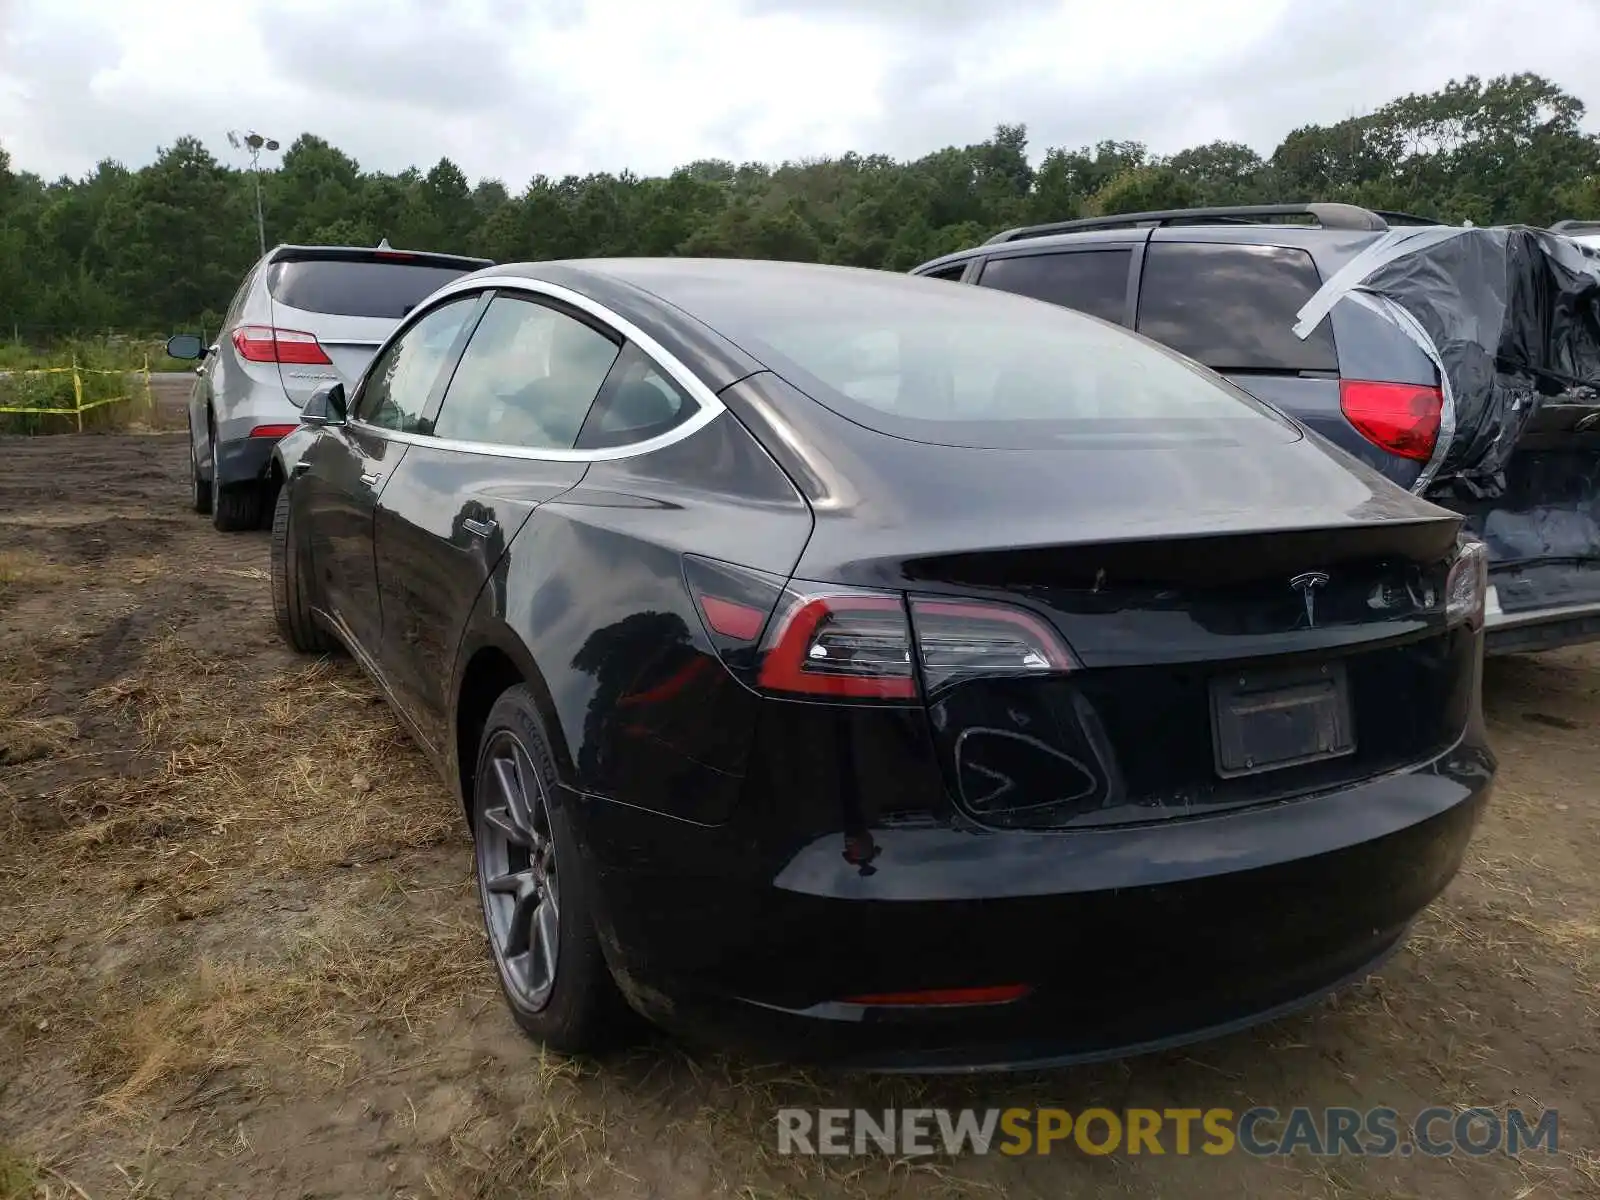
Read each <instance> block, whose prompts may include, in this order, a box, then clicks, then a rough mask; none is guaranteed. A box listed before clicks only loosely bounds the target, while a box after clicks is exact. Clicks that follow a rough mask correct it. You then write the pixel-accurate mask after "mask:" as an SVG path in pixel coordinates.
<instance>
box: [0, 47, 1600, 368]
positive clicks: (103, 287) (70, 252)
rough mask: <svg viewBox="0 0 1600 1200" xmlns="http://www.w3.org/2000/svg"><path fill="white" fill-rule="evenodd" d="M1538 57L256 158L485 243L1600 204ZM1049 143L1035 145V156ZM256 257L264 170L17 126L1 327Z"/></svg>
mask: <svg viewBox="0 0 1600 1200" xmlns="http://www.w3.org/2000/svg"><path fill="white" fill-rule="evenodd" d="M1584 111H1585V110H1584V105H1583V102H1582V101H1581V100H1579V99H1578V98H1577V97H1576V96H1573V95H1571V94H1569V93H1567V92H1565V91H1563V90H1562V89H1561V88H1559V87H1557V86H1556V85H1555V84H1554V83H1552V82H1551V81H1549V80H1547V79H1544V78H1541V77H1540V76H1538V75H1532V74H1517V75H1507V76H1500V77H1496V78H1493V79H1490V80H1487V81H1484V80H1482V79H1480V78H1478V77H1476V76H1468V77H1467V78H1465V79H1461V80H1457V81H1452V82H1451V83H1450V84H1448V85H1447V86H1446V87H1444V88H1442V89H1441V90H1439V91H1437V92H1431V93H1427V94H1420V95H1408V96H1402V97H1400V98H1399V99H1396V100H1393V101H1390V102H1389V103H1387V104H1385V105H1383V106H1382V107H1380V108H1378V109H1377V110H1376V111H1374V112H1372V113H1370V114H1368V115H1365V116H1354V117H1350V118H1349V119H1347V120H1343V121H1339V122H1337V123H1334V124H1330V125H1304V126H1301V127H1300V128H1297V129H1295V130H1294V131H1293V132H1291V133H1290V134H1289V135H1288V136H1287V137H1285V138H1284V139H1283V141H1282V143H1281V144H1279V145H1278V146H1277V148H1276V149H1274V150H1273V151H1272V153H1271V154H1270V155H1268V156H1266V157H1262V156H1261V155H1260V154H1258V153H1256V151H1254V150H1252V149H1251V148H1250V147H1248V146H1245V145H1242V144H1240V143H1237V142H1228V141H1216V142H1211V143H1208V144H1206V145H1201V146H1195V147H1192V148H1190V149H1187V150H1183V151H1180V152H1179V153H1176V154H1172V155H1166V156H1163V155H1156V154H1152V153H1151V152H1150V151H1149V149H1148V148H1147V147H1146V146H1145V145H1143V144H1142V143H1139V142H1134V141H1114V140H1107V141H1102V142H1099V143H1098V144H1097V145H1094V146H1085V147H1081V148H1079V149H1066V148H1060V147H1056V148H1051V149H1048V150H1046V151H1045V152H1044V154H1043V155H1042V156H1040V157H1038V158H1036V159H1033V160H1030V156H1029V154H1028V142H1027V131H1026V129H1025V127H1024V126H1022V125H1001V126H999V127H998V128H996V129H995V131H994V134H993V136H991V137H990V138H988V139H987V140H986V141H983V142H979V143H978V144H976V145H970V146H964V147H956V146H951V147H947V148H945V149H943V150H938V151H936V152H934V153H932V154H928V155H925V156H924V157H922V158H918V159H915V160H913V161H909V162H900V161H896V160H894V159H891V158H888V157H886V156H883V155H877V154H874V155H860V154H855V153H850V154H845V155H843V156H841V157H838V158H812V159H802V160H800V161H796V162H785V163H783V164H781V165H777V166H769V165H766V164H761V163H745V164H742V165H740V164H735V163H732V162H728V161H724V160H720V159H705V160H701V161H698V162H692V163H689V164H688V165H686V166H683V167H680V168H678V169H677V170H675V171H673V172H672V173H671V174H669V175H663V176H650V177H647V176H640V175H635V174H633V173H631V172H629V171H623V172H621V173H620V174H610V173H597V174H591V175H585V176H582V177H579V176H574V175H569V176H566V177H565V178H561V179H553V178H549V177H546V176H544V175H536V176H535V177H534V178H533V179H532V180H531V181H529V182H528V184H527V186H526V187H525V188H523V189H522V191H521V192H520V193H517V194H513V193H512V192H511V191H510V190H509V189H508V188H507V187H506V185H505V184H504V183H502V182H500V181H499V180H495V179H484V180H481V181H480V182H478V183H477V184H476V185H473V184H471V183H469V182H468V180H467V178H466V176H465V175H464V174H463V173H462V171H461V169H460V168H459V167H458V166H457V165H456V164H455V163H453V162H451V161H450V160H449V159H448V158H443V159H440V160H439V162H438V163H436V164H435V165H434V166H432V167H431V168H429V169H428V170H426V171H422V170H418V169H415V168H413V169H410V170H406V171H402V172H400V173H399V174H385V173H382V172H374V171H363V170H362V169H361V167H360V165H359V164H358V163H357V162H356V160H355V159H354V158H352V157H351V156H350V155H348V154H346V153H344V152H343V151H341V150H339V149H337V148H336V147H334V146H332V145H330V144H329V143H328V142H327V141H325V140H323V139H322V138H319V137H316V136H315V135H313V134H310V133H306V134H302V135H301V136H300V137H299V138H298V139H296V140H295V141H294V143H293V144H292V145H290V146H289V147H288V149H287V150H286V151H285V152H284V153H283V156H282V160H281V163H280V165H278V166H276V167H275V168H272V169H264V170H263V172H262V175H261V178H260V186H261V191H262V204H263V206H264V210H265V213H266V223H267V239H268V243H269V245H270V244H271V243H273V242H292V243H328V244H347V245H376V244H377V243H378V242H379V240H380V239H384V238H387V239H388V241H389V242H390V244H391V245H393V246H395V247H397V248H411V249H431V250H447V251H455V252H464V253H468V254H475V255H481V256H483V257H486V258H492V259H495V260H497V261H501V262H509V261H524V260H537V259H549V258H567V257H585V256H596V255H673V254H682V255H711V256H735V257H757V258H781V259H795V260H807V261H819V262H831V263H843V264H848V265H853V266H863V267H878V268H884V269H888V270H892V271H903V270H906V269H908V268H910V267H912V266H915V265H916V264H918V263H920V262H923V261H925V260H927V259H929V258H933V257H935V256H936V255H939V254H942V253H946V252H948V251H951V250H956V249H960V248H962V247H964V246H968V245H971V244H973V243H975V242H978V241H981V240H983V239H984V238H985V237H987V236H989V235H990V234H991V233H993V232H995V231H996V230H998V229H1002V228H1006V227H1008V226H1012V225H1020V224H1026V223H1030V222H1040V221H1052V220H1063V219H1067V218H1070V217H1075V216H1081V215H1099V214H1108V213H1119V212H1133V211H1139V210H1145V209H1160V208H1181V207H1187V206H1190V205H1219V204H1252V203H1271V202H1288V201H1301V200H1344V201H1350V202H1353V203H1357V204H1363V205H1366V206H1369V207H1372V208H1380V209H1387V210H1398V211H1405V212H1414V213H1417V214H1419V215H1422V216H1426V217H1431V218H1437V219H1440V220H1444V221H1449V222H1452V223H1454V222H1461V221H1468V220H1470V221H1472V222H1475V223H1476V224H1479V225H1487V224H1502V223H1513V222H1521V223H1527V224H1532V225H1548V224H1551V223H1552V222H1554V221H1556V220H1559V219H1562V218H1565V217H1580V218H1600V136H1597V135H1594V134H1588V133H1585V132H1584V131H1583V129H1582V125H1581V123H1582V119H1583V116H1584ZM1035 162H1037V165H1034V163H1035ZM257 254H258V247H257V235H256V224H255V196H254V192H253V190H252V181H251V179H250V177H249V173H248V172H247V171H244V170H241V169H238V168H235V167H231V166H227V165H224V164H222V163H220V162H219V161H218V160H217V158H216V157H215V156H214V155H213V154H212V153H211V152H210V151H209V150H208V149H207V148H206V147H205V146H204V145H203V144H202V143H201V141H200V140H199V139H198V138H195V137H181V138H178V139H177V140H176V141H175V142H174V143H173V144H172V145H171V146H170V147H166V148H163V149H161V150H160V151H159V153H158V155H157V157H156V160H155V161H154V162H152V163H150V164H149V165H148V166H144V167H140V168H138V169H134V170H130V169H129V168H127V167H126V166H124V165H123V164H121V163H118V162H113V161H110V160H106V161H103V162H101V163H100V164H99V165H98V166H97V167H95V169H94V170H93V171H92V172H90V173H89V174H87V175H85V176H84V177H82V178H80V179H72V178H67V177H62V178H59V179H56V180H54V181H47V180H44V179H42V178H40V177H39V176H38V175H35V174H30V173H28V172H27V171H25V170H21V169H18V168H17V167H16V166H14V165H13V164H12V162H11V161H10V159H9V157H8V155H7V154H6V152H5V149H4V147H3V146H0V337H5V336H8V335H10V334H12V333H13V332H15V333H16V335H17V336H18V337H22V338H28V337H30V336H45V335H48V334H51V333H54V334H57V335H60V334H65V333H70V332H73V331H79V332H88V331H94V330H104V329H108V328H117V329H122V330H128V331H138V332H157V331H161V330H166V329H172V328H178V327H180V326H186V325H196V324H208V326H209V328H212V329H214V328H215V327H216V325H217V321H218V313H219V312H220V311H221V310H222V309H223V308H225V307H226V305H227V303H228V300H229V298H230V297H231V296H232V294H233V291H234V289H235V287H236V286H237V285H238V282H239V280H240V278H241V277H242V275H243V273H244V272H245V271H246V270H247V269H248V268H249V266H250V264H251V263H252V262H253V261H254V260H255V258H256V257H257Z"/></svg>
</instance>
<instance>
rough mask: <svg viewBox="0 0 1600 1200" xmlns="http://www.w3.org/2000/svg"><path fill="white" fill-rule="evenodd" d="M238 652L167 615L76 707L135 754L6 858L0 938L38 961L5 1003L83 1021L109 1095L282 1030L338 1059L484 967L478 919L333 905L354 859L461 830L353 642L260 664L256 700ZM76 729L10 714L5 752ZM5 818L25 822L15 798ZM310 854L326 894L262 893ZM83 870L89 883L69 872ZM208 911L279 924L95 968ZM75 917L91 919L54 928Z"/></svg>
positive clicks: (169, 1076) (65, 744)
mask: <svg viewBox="0 0 1600 1200" xmlns="http://www.w3.org/2000/svg"><path fill="white" fill-rule="evenodd" d="M232 671H233V668H232V667H231V666H230V665H229V664H228V662H227V661H226V660H224V659H222V658H220V657H218V656H214V655H212V654H209V653H206V652H202V651H197V650H195V649H194V648H192V647H190V646H188V645H187V644H186V643H184V642H183V641H182V640H180V639H179V638H178V637H177V636H174V635H169V636H166V637H163V638H160V639H159V640H156V641H155V642H154V643H152V644H151V645H150V646H149V647H148V648H147V649H146V650H145V652H144V653H143V655H142V656H141V657H140V659H139V660H138V661H137V663H136V664H135V665H134V667H133V669H131V670H130V671H128V672H127V673H125V674H123V675H121V676H120V677H118V678H116V679H114V680H112V681H111V682H109V683H106V684H104V685H102V686H100V687H99V688H97V689H95V690H94V691H92V692H90V693H89V694H88V695H87V696H86V697H85V698H84V701H83V705H82V711H83V713H84V715H85V717H86V719H95V720H98V721H101V722H104V723H108V724H110V725H112V726H114V727H115V728H117V729H120V730H122V731H123V732H124V734H125V737H126V743H127V744H126V751H125V755H124V757H125V760H126V762H127V764H128V769H127V770H125V771H124V772H123V773H120V774H93V775H88V776H86V777H81V778H78V779H75V780H72V781H70V782H67V783H65V784H63V785H62V786H61V787H59V788H58V789H56V790H54V791H53V792H52V793H50V794H49V795H48V797H47V800H48V803H49V805H50V806H51V807H52V809H53V810H54V816H55V818H57V820H56V822H54V823H55V824H56V825H57V826H58V827H57V828H56V829H54V831H52V832H49V833H48V834H44V835H36V836H35V837H34V838H32V839H31V844H30V845H28V846H27V847H25V848H24V849H25V853H23V854H20V855H14V856H10V861H6V862H3V863H0V895H3V894H4V893H5V892H9V893H10V894H11V895H12V897H14V898H15V899H16V901H17V903H16V905H15V906H14V907H10V908H6V906H5V905H3V904H0V908H3V909H5V911H6V914H9V916H10V918H11V919H7V916H6V915H0V936H3V941H0V949H3V951H4V955H5V957H6V958H7V959H9V960H10V961H11V962H13V963H16V964H19V965H27V966H30V967H31V969H30V970H29V971H27V972H26V974H24V975H22V976H21V977H20V978H15V979H14V980H12V981H8V982H15V983H17V984H18V986H19V990H20V994H19V995H17V996H16V997H15V999H16V1001H17V1003H16V1004H15V1005H13V1006H8V1007H9V1008H10V1010H11V1012H12V1013H15V1014H21V1013H24V1012H25V1013H26V1014H27V1017H26V1027H25V1028H23V1029H22V1030H20V1032H21V1033H22V1034H23V1035H24V1036H32V1035H34V1034H36V1033H40V1032H44V1031H47V1030H48V1031H53V1032H54V1033H56V1034H59V1033H62V1032H64V1031H71V1033H72V1034H73V1035H75V1041H76V1046H75V1049H74V1051H73V1053H74V1057H75V1058H76V1060H77V1062H78V1063H79V1064H80V1066H81V1067H82V1069H83V1070H84V1071H85V1072H86V1074H87V1075H88V1077H89V1078H90V1079H91V1080H93V1081H95V1083H96V1086H97V1087H98V1088H99V1089H100V1092H99V1097H98V1098H99V1100H100V1101H101V1102H102V1103H103V1104H104V1106H105V1107H106V1108H107V1109H108V1110H109V1111H111V1112H114V1113H116V1114H119V1115H124V1116H129V1115H133V1114H135V1113H136V1112H137V1111H138V1109H139V1106H140V1105H141V1103H143V1102H144V1101H145V1100H146V1099H147V1098H148V1097H149V1096H150V1095H151V1094H152V1093H153V1092H156V1091H158V1090H160V1089H162V1088H164V1087H170V1086H175V1085H177V1084H178V1083H180V1082H181V1081H182V1080H183V1079H184V1078H185V1077H193V1076H195V1075H199V1076H202V1077H203V1076H206V1075H208V1074H211V1073H214V1072H215V1071H217V1070H220V1069H224V1068H229V1067H238V1066H248V1065H257V1064H259V1063H260V1062H261V1061H262V1060H263V1056H264V1055H267V1054H271V1053H274V1052H275V1048H282V1047H291V1048H292V1051H293V1052H292V1053H291V1057H296V1056H298V1057H299V1058H300V1059H301V1060H302V1061H303V1062H304V1063H305V1065H307V1066H308V1067H314V1068H315V1069H333V1070H336V1071H340V1072H348V1071H350V1070H351V1069H353V1066H354V1063H355V1055H354V1053H353V1052H352V1051H351V1050H350V1048H349V1044H350V1042H351V1040H352V1038H353V1037H354V1036H355V1034H356V1033H357V1032H358V1031H370V1030H372V1029H374V1028H386V1029H393V1030H399V1031H414V1030H416V1029H418V1028H420V1027H423V1026H426V1025H427V1024H428V1023H429V1022H430V1021H432V1020H433V1019H434V1018H436V1017H437V1015H438V1014H439V1013H440V1012H442V1011H443V1010H444V1009H446V1008H448V1007H449V1006H451V1005H454V1004H459V1003H460V1002H461V1000H462V998H463V997H464V996H466V995H468V994H469V993H471V992H472V990H473V984H474V982H478V983H481V982H482V978H481V976H482V972H481V933H480V932H479V931H478V929H477V928H476V927H474V926H473V925H471V924H469V923H467V922H464V921H460V920H454V919H443V918H438V917H435V918H434V919H433V920H432V921H431V922H427V923H424V924H422V925H420V926H419V925H418V924H417V923H416V922H415V921H413V920H411V919H409V918H408V916H407V914H406V913H405V912H404V911H402V910H403V909H404V907H405V906H404V905H403V904H400V903H394V904H391V905H390V906H389V908H390V909H391V910H392V911H390V912H387V913H385V912H384V910H383V906H382V905H381V904H380V905H377V906H374V905H373V904H371V903H365V904H363V905H362V906H361V908H360V910H359V919H358V918H357V916H356V913H355V912H354V911H352V910H347V909H341V907H340V906H339V903H338V901H339V893H340V891H341V890H344V889H345V884H346V882H347V880H348V878H349V877H348V876H344V877H342V878H341V876H340V875H339V874H337V873H338V872H339V871H340V870H341V869H342V868H353V867H357V866H370V865H372V864H375V863H381V862H384V861H387V860H392V859H394V858H396V857H397V856H399V855H403V854H405V853H407V852H411V851H416V850H419V849H423V848H426V847H429V846H434V845H437V844H439V843H441V842H444V841H449V840H452V839H455V838H459V836H460V833H459V830H458V826H459V818H458V816H457V814H456V813H455V812H454V811H453V810H452V808H451V805H450V803H449V801H448V798H447V797H446V796H444V795H443V794H442V789H440V788H438V787H437V786H435V787H427V786H425V784H424V782H423V781H424V779H425V777H421V776H420V774H419V772H418V771H417V769H416V768H417V765H418V764H417V762H416V758H415V751H414V750H413V749H412V748H411V747H410V746H409V745H408V744H406V743H405V742H404V741H403V740H402V737H401V735H400V733H399V732H398V730H397V729H396V727H395V725H394V723H393V721H392V720H391V719H390V718H389V717H388V715H387V713H386V711H385V710H384V709H383V708H382V707H381V706H380V705H379V704H378V703H377V698H376V696H375V694H374V693H373V691H372V690H371V688H370V687H369V686H368V685H367V684H366V683H365V681H363V680H362V679H360V678H359V677H358V676H357V675H356V673H355V672H354V670H353V669H352V668H351V667H350V665H349V664H348V663H342V662H330V661H319V662H314V663H311V664H309V665H306V666H304V667H299V668H296V669H292V670H289V671H286V672H283V673H281V674H278V675H274V676H271V677H268V678H267V679H266V680H264V681H263V682H262V683H261V684H260V685H259V687H258V688H257V689H256V694H257V704H256V707H255V708H254V709H250V708H243V707H241V706H238V705H235V704H218V703H217V702H216V698H217V697H218V696H219V695H223V696H227V695H228V694H229V693H230V692H231V691H233V690H234V689H233V687H232V684H233V679H232ZM12 693H13V696H14V697H15V696H17V695H26V694H27V689H23V688H18V687H16V686H13V689H12ZM0 711H4V710H3V709H0ZM74 728H75V726H74V723H73V722H72V721H71V720H70V719H68V718H64V717H51V718H43V719H38V720H31V719H22V718H16V717H11V718H8V719H7V724H6V725H4V726H0V729H3V730H4V733H5V737H6V741H5V745H6V746H7V747H9V749H8V751H7V753H8V754H13V755H15V754H19V753H20V754H22V758H25V757H39V756H47V755H54V756H60V755H61V754H63V753H64V752H65V751H67V750H68V749H69V745H70V741H69V739H70V737H71V734H72V732H73V730H74ZM19 731H21V732H19ZM23 732H25V733H26V735H27V737H28V738H29V739H31V740H28V741H24V740H22V733H23ZM19 747H21V750H20V751H19V749H18V748H19ZM22 758H15V759H14V760H13V761H22ZM14 803H15V802H14V801H13V804H14ZM10 824H11V827H12V828H13V829H16V828H17V827H18V825H19V824H20V822H19V821H18V820H16V819H15V813H13V820H12V822H11V823H10ZM35 824H37V821H35ZM463 866H464V863H463ZM329 872H334V873H335V874H334V875H332V876H331V877H330V876H329ZM301 873H304V874H307V875H310V876H312V877H318V876H320V877H322V878H323V883H322V889H323V890H324V892H325V894H326V899H327V901H328V905H327V907H325V908H321V909H313V908H312V907H311V906H310V905H309V904H307V903H305V902H304V901H299V902H297V903H296V904H295V906H294V907H293V908H291V909H289V910H287V911H281V912H269V911H263V910H262V905H261V897H260V894H259V892H260V887H261V881H263V880H270V879H281V878H284V877H287V876H291V875H295V874H301ZM72 880H82V881H83V882H84V883H85V884H89V885H90V886H88V887H85V888H81V889H80V888H74V887H71V886H70V884H69V886H67V887H63V886H62V884H63V882H67V881H72ZM401 886H402V885H400V884H399V883H398V882H396V883H395V884H394V887H395V888H396V889H397V890H396V892H395V894H396V896H397V897H398V896H399V895H400V892H399V891H398V889H399V888H400V887H401ZM41 898H43V899H41ZM198 917H211V918H214V919H218V920H222V921H224V922H226V923H228V924H229V925H230V926H236V927H237V928H238V929H240V930H241V931H247V932H250V933H260V932H267V933H269V934H270V935H271V936H268V937H259V936H248V937H245V938H242V939H240V940H238V941H237V942H235V941H232V940H231V939H230V940H228V941H227V942H224V943H223V944H221V945H218V946H216V947H212V948H208V949H206V950H205V951H204V952H201V953H198V954H195V955H192V956H185V955H178V956H171V955H169V960H168V961H166V962H164V963H160V964H154V963H152V964H147V966H156V967H158V969H156V970H153V971H146V972H144V973H142V975H141V977H138V978H134V979H122V980H119V981H117V982H116V983H114V984H112V985H110V986H105V987H99V988H97V987H93V986H91V987H90V988H88V989H87V990H86V989H85V988H84V986H83V985H84V983H85V982H86V980H85V975H86V972H85V970H84V969H83V968H84V963H85V960H86V958H93V957H94V956H97V955H103V954H105V953H106V951H107V949H108V947H111V946H113V945H116V944H123V945H126V944H129V943H141V942H144V941H146V940H148V939H149V938H150V937H151V935H152V934H157V933H159V932H160V931H161V930H162V929H163V928H164V927H167V926H171V925H172V924H175V923H183V922H189V921H192V920H194V919H196V918H198ZM252 925H253V926H254V928H252ZM264 925H266V926H270V928H268V929H265V930H263V929H262V926H264ZM85 928H87V929H90V930H93V931H94V933H95V934H97V935H98V936H95V937H84V936H81V935H80V936H72V935H71V934H69V935H68V938H67V940H66V941H65V942H64V941H63V934H64V933H68V931H70V930H73V929H77V930H83V929H85ZM160 968H165V969H160ZM41 1022H43V1025H42V1026H41V1024H40V1023H41ZM6 1023H7V1022H6V1020H5V1018H0V1029H3V1028H4V1027H5V1025H6ZM313 1046H314V1047H317V1049H316V1050H315V1051H312V1050H309V1049H307V1048H308V1047H313Z"/></svg>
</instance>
